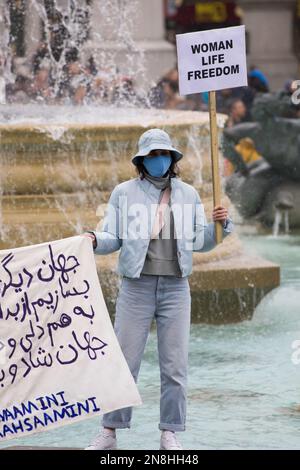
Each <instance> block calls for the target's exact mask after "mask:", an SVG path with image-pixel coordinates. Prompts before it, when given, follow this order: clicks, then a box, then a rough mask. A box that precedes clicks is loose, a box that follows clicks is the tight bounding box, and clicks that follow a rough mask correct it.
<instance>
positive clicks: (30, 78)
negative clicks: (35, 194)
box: [6, 43, 300, 127]
mask: <svg viewBox="0 0 300 470" xmlns="http://www.w3.org/2000/svg"><path fill="white" fill-rule="evenodd" d="M64 59H65V60H64V63H63V64H62V65H59V63H55V61H53V60H51V57H49V52H48V48H47V47H46V45H45V44H43V43H42V44H41V45H40V47H39V48H38V49H37V51H36V53H35V55H34V57H33V58H32V60H31V62H30V63H28V61H27V59H25V58H15V59H14V60H13V63H12V72H13V76H14V80H11V81H10V82H9V83H8V84H7V85H6V101H7V102H8V103H23V104H25V103H31V102H39V101H42V102H44V103H48V104H75V105H81V104H96V105H97V104H103V105H114V104H116V105H120V106H124V105H125V106H126V105H128V106H129V105H130V106H141V107H153V108H159V109H170V110H171V109H172V110H191V111H195V110H197V111H207V109H208V100H209V95H208V93H201V94H194V95H189V96H186V97H182V96H180V95H179V87H178V71H177V67H174V69H172V70H170V71H168V72H167V73H166V74H165V75H164V76H163V77H161V79H160V80H159V81H158V82H157V83H156V84H155V85H154V86H153V87H152V88H151V89H150V90H149V92H148V93H141V92H140V91H138V89H137V86H136V83H135V81H134V78H133V77H130V76H124V75H123V74H121V73H119V72H118V71H117V70H115V69H114V70H112V69H110V68H109V67H107V68H106V69H105V68H104V69H103V68H102V69H101V70H99V68H98V67H97V65H96V62H95V60H94V58H93V57H90V58H89V59H88V60H87V62H86V63H82V61H81V60H80V59H79V54H78V50H77V49H76V48H74V49H70V50H69V51H67V53H66V55H65V58H64ZM53 63H55V64H56V65H55V67H53V65H52V64H53ZM293 83H294V81H293V80H292V79H290V80H287V81H286V83H285V84H284V85H283V88H282V90H280V91H279V94H282V95H287V96H291V95H292V94H293V92H294V91H295V90H294V88H293ZM268 92H269V83H268V79H267V77H266V76H265V75H264V74H263V72H262V71H261V70H260V69H259V68H257V67H254V66H253V67H251V69H250V71H249V76H248V86H247V87H239V88H233V89H226V90H221V91H218V92H217V110H218V112H220V113H224V114H227V115H228V120H227V123H226V126H227V127H232V126H234V125H236V124H239V123H242V122H247V121H251V108H252V105H253V101H254V99H255V97H256V96H257V95H258V94H261V93H268ZM289 117H294V118H299V117H300V108H299V106H294V105H293V104H292V101H291V115H290V116H289Z"/></svg>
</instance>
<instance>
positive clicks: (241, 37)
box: [176, 26, 247, 243]
mask: <svg viewBox="0 0 300 470" xmlns="http://www.w3.org/2000/svg"><path fill="white" fill-rule="evenodd" d="M176 43H177V56H178V73H179V91H180V94H181V95H189V94H193V93H201V92H209V121H210V139H211V158H212V182H213V200H214V207H215V206H217V205H220V204H221V182H220V171H219V157H218V129H217V113H216V90H222V89H226V88H235V87H240V86H246V85H247V62H246V46H245V26H234V27H231V28H220V29H213V30H208V31H196V32H193V33H185V34H177V35H176ZM215 231H216V242H217V243H220V242H221V241H222V225H221V223H220V222H216V223H215Z"/></svg>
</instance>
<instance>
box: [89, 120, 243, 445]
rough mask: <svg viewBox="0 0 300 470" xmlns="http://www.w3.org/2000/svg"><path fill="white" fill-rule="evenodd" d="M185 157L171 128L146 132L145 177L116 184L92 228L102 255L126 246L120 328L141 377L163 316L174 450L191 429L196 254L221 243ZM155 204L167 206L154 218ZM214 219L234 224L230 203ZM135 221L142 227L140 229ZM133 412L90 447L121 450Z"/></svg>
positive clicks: (165, 393)
mask: <svg viewBox="0 0 300 470" xmlns="http://www.w3.org/2000/svg"><path fill="white" fill-rule="evenodd" d="M182 157H183V155H182V153H181V152H180V151H179V150H177V149H176V148H174V147H173V145H172V143H171V140H170V137H169V135H168V134H167V133H166V132H164V131H162V130H160V129H150V130H149V131H146V132H145V133H144V134H143V135H142V136H141V137H140V140H139V150H138V153H137V154H136V155H135V156H134V157H133V159H132V163H133V164H134V165H135V167H136V170H137V173H138V176H137V178H135V179H131V180H129V181H126V182H124V183H121V184H119V185H118V186H116V188H115V189H114V190H113V192H112V194H111V197H110V200H109V204H108V209H107V213H106V216H105V218H104V221H103V228H102V231H98V232H97V231H96V232H95V231H91V232H90V233H88V234H85V236H89V237H91V238H92V240H93V246H94V251H95V253H96V254H100V255H104V254H109V253H112V252H114V251H117V250H119V249H120V250H121V252H120V257H119V273H120V274H121V276H122V283H121V287H120V290H119V294H118V299H117V303H116V316H115V323H114V328H115V333H116V336H117V338H118V341H119V344H120V346H121V348H122V351H123V354H124V356H125V358H126V360H127V363H128V366H129V368H130V371H131V373H132V375H133V377H134V379H135V381H137V378H138V373H139V369H140V365H141V360H142V355H143V351H144V348H145V344H146V341H147V337H148V334H149V331H150V326H151V323H152V320H153V319H154V318H155V319H156V324H157V333H158V352H159V365H160V372H161V399H160V423H159V429H160V430H161V431H162V434H161V441H160V448H161V449H167V450H176V449H182V446H181V444H180V443H179V442H178V440H177V437H176V435H175V432H176V431H184V430H185V420H186V401H187V396H186V393H187V390H186V387H187V368H188V342H189V330H190V314H191V312H190V308H191V304H190V302H191V297H190V288H189V281H188V276H189V275H190V274H191V271H192V254H193V251H198V252H205V251H210V250H212V249H213V248H214V247H215V246H216V234H215V225H214V223H210V224H207V222H206V217H205V213H204V209H203V206H202V202H201V199H200V197H199V195H198V193H197V191H196V190H195V189H194V188H193V187H192V186H190V185H188V184H186V183H184V182H183V181H182V180H181V179H180V178H179V177H178V167H177V162H178V161H179V160H180V159H181V158H182ZM171 197H172V204H171ZM154 203H155V204H159V206H158V208H157V212H156V216H155V219H154V221H153V220H151V208H152V205H153V204H154ZM135 204H137V205H138V207H139V209H138V210H139V212H138V213H139V214H141V215H140V217H137V220H135V219H132V216H131V215H130V216H129V214H134V211H135V210H137V209H135V207H134V205H135ZM141 204H144V209H143V210H142V213H141V207H140V206H141ZM173 205H174V206H173ZM173 207H174V208H175V209H176V210H174V209H173ZM190 209H191V210H190ZM185 211H186V212H185ZM183 214H186V216H184V217H183ZM129 217H130V219H129ZM212 218H213V220H214V221H219V222H221V223H222V225H223V236H224V237H226V236H227V235H229V234H230V233H231V232H232V231H233V230H234V225H233V222H232V220H231V219H230V218H229V217H228V212H227V209H226V208H225V207H223V206H221V205H218V206H216V207H215V208H214V210H213V212H212ZM119 220H122V222H123V224H124V227H125V226H126V227H129V230H128V232H126V233H125V232H124V228H123V231H121V228H120V224H119V222H118V221H119ZM183 221H184V222H183ZM149 222H152V223H151V225H149ZM133 227H139V229H137V232H134V229H133ZM139 230H140V231H139ZM175 233H176V235H175ZM131 416H132V408H125V409H120V410H116V411H113V412H111V413H107V414H104V416H103V420H102V425H103V429H102V430H101V432H100V434H99V435H98V436H97V437H96V439H95V440H94V442H93V443H92V444H91V446H90V447H88V448H87V449H88V450H101V449H116V447H117V441H116V431H115V430H116V428H129V427H130V423H131Z"/></svg>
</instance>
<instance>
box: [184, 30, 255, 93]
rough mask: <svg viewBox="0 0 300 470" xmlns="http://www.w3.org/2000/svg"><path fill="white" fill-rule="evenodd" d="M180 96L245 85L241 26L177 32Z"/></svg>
mask: <svg viewBox="0 0 300 470" xmlns="http://www.w3.org/2000/svg"><path fill="white" fill-rule="evenodd" d="M176 42H177V56H178V71H179V90H180V94H181V95H189V94H193V93H201V92H205V91H216V90H222V89H225V88H235V87H239V86H247V84H248V80H247V63H246V45H245V26H234V27H232V28H221V29H212V30H209V31H197V32H195V33H186V34H177V36H176Z"/></svg>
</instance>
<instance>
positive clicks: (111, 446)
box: [84, 428, 117, 450]
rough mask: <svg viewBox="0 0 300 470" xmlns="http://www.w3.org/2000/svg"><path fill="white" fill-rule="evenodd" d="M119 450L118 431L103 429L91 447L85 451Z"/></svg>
mask: <svg viewBox="0 0 300 470" xmlns="http://www.w3.org/2000/svg"><path fill="white" fill-rule="evenodd" d="M116 449H117V437H116V431H115V430H114V431H112V430H111V429H105V428H103V429H102V430H101V432H100V434H98V436H96V437H95V439H94V441H93V442H92V444H91V445H89V446H88V447H86V448H85V449H84V450H116Z"/></svg>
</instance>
